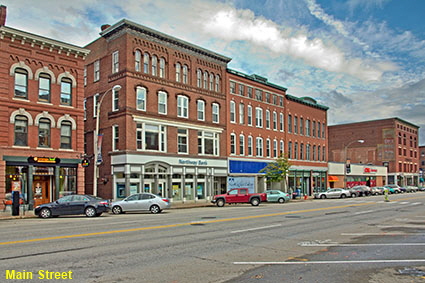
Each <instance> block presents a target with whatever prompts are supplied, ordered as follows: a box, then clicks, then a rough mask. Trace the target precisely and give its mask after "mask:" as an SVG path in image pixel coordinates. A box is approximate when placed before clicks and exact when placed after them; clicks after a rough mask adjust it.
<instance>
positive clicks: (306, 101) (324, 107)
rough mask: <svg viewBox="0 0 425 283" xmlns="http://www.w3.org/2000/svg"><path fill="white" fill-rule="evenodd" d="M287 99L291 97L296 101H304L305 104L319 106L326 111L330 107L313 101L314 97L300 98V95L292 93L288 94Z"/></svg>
mask: <svg viewBox="0 0 425 283" xmlns="http://www.w3.org/2000/svg"><path fill="white" fill-rule="evenodd" d="M286 99H289V100H291V101H294V102H298V103H302V104H304V105H308V106H311V107H315V108H319V109H322V110H326V111H327V110H329V107H327V106H325V105H321V104H318V103H317V102H316V103H314V102H313V100H314V99H312V98H310V97H302V98H299V97H295V96H293V95H290V94H286ZM314 101H315V100H314Z"/></svg>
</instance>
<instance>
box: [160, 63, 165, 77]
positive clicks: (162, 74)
mask: <svg viewBox="0 0 425 283" xmlns="http://www.w3.org/2000/svg"><path fill="white" fill-rule="evenodd" d="M159 77H160V78H165V59H164V58H160V59H159Z"/></svg>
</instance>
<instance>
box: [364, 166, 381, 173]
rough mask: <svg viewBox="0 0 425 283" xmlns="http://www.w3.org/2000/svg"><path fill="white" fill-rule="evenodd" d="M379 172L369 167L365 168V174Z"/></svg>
mask: <svg viewBox="0 0 425 283" xmlns="http://www.w3.org/2000/svg"><path fill="white" fill-rule="evenodd" d="M377 172H378V169H373V168H369V167H365V168H364V173H377Z"/></svg>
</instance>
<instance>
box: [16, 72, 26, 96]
mask: <svg viewBox="0 0 425 283" xmlns="http://www.w3.org/2000/svg"><path fill="white" fill-rule="evenodd" d="M15 97H19V98H28V72H27V71H26V70H24V69H21V68H17V69H15Z"/></svg>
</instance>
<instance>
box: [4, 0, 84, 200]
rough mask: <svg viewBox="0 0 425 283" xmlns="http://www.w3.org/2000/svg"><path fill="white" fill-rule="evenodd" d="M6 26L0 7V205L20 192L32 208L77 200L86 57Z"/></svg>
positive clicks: (80, 179) (81, 175) (79, 51)
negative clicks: (71, 197) (60, 199)
mask: <svg viewBox="0 0 425 283" xmlns="http://www.w3.org/2000/svg"><path fill="white" fill-rule="evenodd" d="M5 22H6V7H5V6H0V34H1V36H0V65H1V67H0V200H4V199H5V198H8V197H10V193H11V192H12V191H19V192H20V193H21V196H22V198H23V199H24V201H25V203H28V204H30V206H32V205H34V204H35V205H36V204H39V203H45V202H50V201H52V200H55V199H57V198H58V197H60V196H62V195H65V194H70V193H76V192H79V193H83V192H84V189H85V188H84V169H83V168H82V167H81V165H80V164H81V156H83V155H84V147H83V144H84V119H83V117H84V108H83V100H84V94H83V91H84V88H83V70H84V58H85V57H86V56H87V54H88V53H89V50H87V49H84V48H81V47H77V46H74V45H71V44H68V43H64V42H60V41H57V40H54V39H50V38H45V37H42V36H39V35H36V34H32V33H28V32H26V31H22V30H18V29H14V28H11V27H8V26H6V25H5ZM1 205H3V202H0V206H1Z"/></svg>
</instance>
